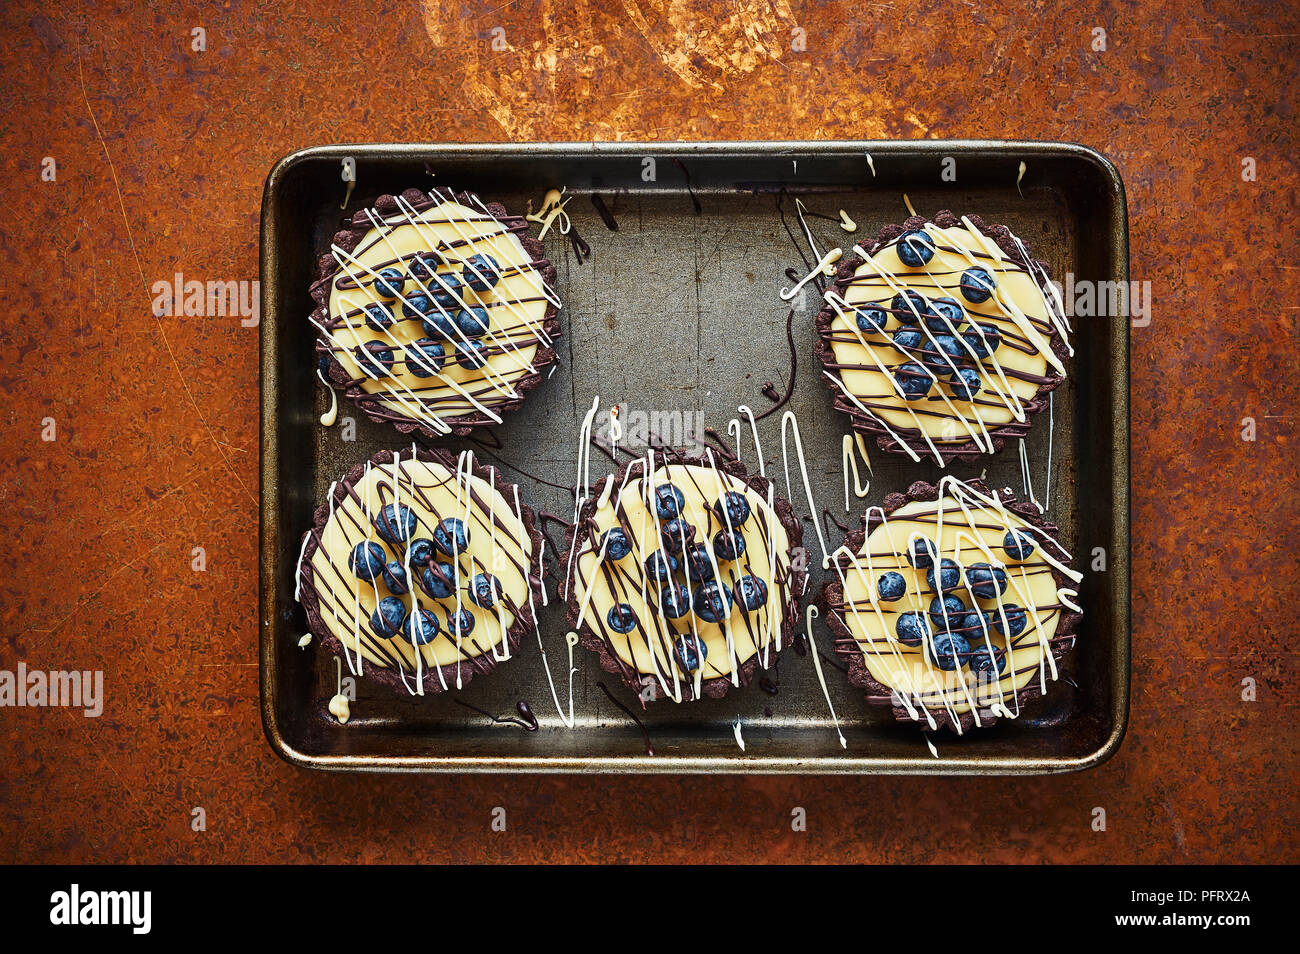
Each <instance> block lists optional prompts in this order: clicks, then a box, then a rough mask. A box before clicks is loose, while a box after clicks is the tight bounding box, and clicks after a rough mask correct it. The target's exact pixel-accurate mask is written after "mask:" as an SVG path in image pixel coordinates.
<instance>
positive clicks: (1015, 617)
mask: <svg viewBox="0 0 1300 954" xmlns="http://www.w3.org/2000/svg"><path fill="white" fill-rule="evenodd" d="M1003 613H1005V614H1006V616H1007V626H1008V627H1009V628H1010V630H1011V631H1010V632H1007V628H1005V627H1003V625H1002V614H1003ZM989 615H990V616H991V617H992V619H993V628H994V629H996V630H997V631H998V632H999V633H1001V634H1002V635H1003V636H1006V637H1008V638H1009V639H1015V638H1016V637H1017V636H1019V635H1020V634H1021V633H1023V632H1024V631H1025V625H1026V624H1027V623H1028V622H1029V614H1027V613H1026V612H1025V610H1024V608H1023V607H1022V606H1020V605H1019V604H1017V603H1003V604H1002V609H1001V611H999V610H996V609H995V610H991V611H990V613H989Z"/></svg>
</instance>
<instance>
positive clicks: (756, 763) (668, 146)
mask: <svg viewBox="0 0 1300 954" xmlns="http://www.w3.org/2000/svg"><path fill="white" fill-rule="evenodd" d="M954 152H955V153H958V154H960V153H965V154H968V155H969V154H971V153H982V154H987V155H995V156H997V155H1000V156H1006V157H1008V158H1010V157H1012V156H1015V157H1019V158H1022V159H1025V158H1032V157H1034V156H1040V157H1042V156H1050V157H1054V158H1074V159H1077V160H1082V161H1084V162H1086V163H1088V164H1090V165H1092V166H1094V167H1096V169H1097V170H1098V171H1099V172H1100V174H1101V175H1102V177H1103V178H1104V180H1105V181H1106V183H1107V184H1108V186H1109V189H1110V192H1111V194H1112V201H1111V203H1110V206H1111V208H1110V215H1109V228H1108V229H1107V232H1108V234H1110V235H1111V236H1112V238H1113V239H1114V241H1113V243H1112V245H1113V248H1112V250H1111V254H1112V257H1113V270H1112V273H1111V274H1110V275H1109V276H1107V277H1108V278H1110V279H1112V280H1114V281H1118V282H1124V283H1126V284H1127V282H1128V281H1129V227H1128V202H1127V197H1126V192H1125V189H1124V182H1123V179H1122V177H1121V176H1120V173H1119V170H1118V168H1116V166H1115V164H1114V163H1113V162H1111V160H1110V159H1108V158H1107V157H1106V156H1104V155H1103V154H1102V153H1101V152H1099V151H1098V150H1096V149H1094V148H1092V147H1090V146H1086V145H1082V144H1080V143H1075V142H1054V141H1041V140H999V139H928V140H823V141H815V142H814V141H795V140H772V141H765V140H735V141H728V140H713V141H707V142H705V141H694V142H691V141H687V142H656V141H619V142H601V141H595V142H521V143H511V142H474V143H431V142H429V143H418V142H410V143H364V142H344V143H334V144H326V145H315V146H308V147H305V148H301V149H296V150H293V151H291V152H289V153H286V154H285V155H283V156H281V157H280V158H279V159H277V160H276V161H275V163H274V164H273V165H272V167H271V170H270V172H269V173H268V175H267V177H266V181H265V184H264V187H263V191H262V202H261V208H260V223H259V256H258V277H259V280H260V281H261V283H262V317H261V321H260V322H259V325H258V341H259V374H258V385H259V387H258V409H259V414H258V417H259V437H260V444H261V455H260V463H259V486H258V494H259V507H258V609H259V613H258V621H259V627H258V681H259V693H258V695H259V703H260V710H261V717H262V718H261V721H262V729H263V734H264V735H265V737H266V739H267V742H268V744H269V745H270V747H271V749H272V751H274V752H275V754H276V755H278V756H279V757H280V758H281V759H283V760H284V761H286V762H288V763H289V764H291V765H295V766H299V767H302V768H312V769H317V770H320V771H325V772H370V773H444V774H445V773H455V772H465V773H477V774H511V773H514V774H629V775H644V774H655V775H694V774H749V775H930V776H965V775H989V776H1018V775H1056V774H1066V773H1071V772H1079V771H1083V770H1086V769H1090V768H1095V767H1096V766H1098V765H1101V764H1102V763H1103V762H1105V761H1107V760H1108V759H1110V758H1111V757H1112V756H1114V755H1115V753H1116V752H1117V751H1119V748H1120V746H1121V744H1122V743H1123V740H1124V735H1125V733H1126V732H1127V730H1128V722H1129V710H1130V699H1129V695H1130V684H1131V680H1132V655H1131V652H1132V624H1131V610H1132V567H1131V554H1132V539H1131V532H1130V512H1131V497H1132V486H1131V485H1132V475H1131V472H1130V466H1129V457H1130V455H1129V448H1130V443H1131V435H1130V431H1131V422H1130V410H1129V384H1130V380H1131V368H1130V362H1131V355H1130V336H1131V328H1130V321H1129V315H1128V314H1127V313H1125V314H1124V316H1123V319H1124V320H1123V322H1122V326H1123V334H1122V336H1120V338H1119V340H1118V341H1116V340H1115V338H1114V337H1112V345H1115V344H1118V345H1119V346H1120V348H1121V350H1122V355H1121V356H1119V357H1121V358H1122V361H1119V362H1118V364H1119V365H1121V366H1122V371H1123V374H1122V376H1121V375H1118V374H1117V375H1115V376H1114V377H1113V378H1112V380H1111V382H1110V391H1111V410H1112V413H1113V415H1114V417H1115V421H1116V423H1117V424H1120V423H1122V425H1123V435H1122V437H1123V439H1122V440H1116V441H1114V442H1113V445H1112V448H1111V467H1112V473H1113V474H1114V475H1115V477H1114V479H1113V480H1112V482H1111V486H1112V490H1113V491H1114V493H1115V503H1116V516H1115V520H1114V521H1113V525H1112V540H1116V539H1117V540H1118V541H1119V542H1121V543H1122V548H1121V553H1122V557H1123V559H1122V573H1121V574H1120V579H1119V587H1120V598H1119V599H1118V600H1117V601H1116V605H1115V607H1114V614H1115V622H1116V627H1115V635H1114V645H1113V647H1112V652H1113V658H1112V663H1111V667H1110V670H1111V671H1110V683H1111V697H1112V703H1111V709H1110V716H1111V730H1110V732H1109V734H1108V735H1107V736H1106V738H1105V739H1104V740H1103V741H1102V742H1101V744H1100V745H1099V746H1098V747H1097V748H1096V749H1095V750H1093V751H1092V752H1089V753H1087V754H1085V755H1081V756H1077V757H1061V758H1058V757H1018V756H996V757H988V756H981V757H979V758H978V759H975V758H963V757H961V756H958V755H946V756H945V757H944V758H943V759H942V760H934V759H927V758H924V757H916V758H886V757H872V756H862V755H847V754H845V755H833V756H808V757H806V758H795V757H788V756H750V755H745V754H743V753H741V754H738V755H735V756H726V757H718V756H671V755H657V756H647V755H623V756H546V755H538V756H438V755H418V756H388V755H312V754H310V753H307V752H303V751H300V750H298V749H297V748H295V747H294V746H293V744H292V743H290V741H289V740H288V739H287V738H286V737H285V736H284V733H283V732H282V731H281V726H280V723H279V718H278V716H277V714H276V703H277V693H278V687H277V685H276V670H277V666H276V661H275V645H274V639H273V631H274V630H275V625H274V618H275V603H276V599H277V596H278V588H277V584H276V580H275V576H276V573H275V563H276V560H275V558H276V554H275V553H273V552H269V548H268V544H267V527H268V526H274V525H275V523H277V522H278V520H279V512H280V500H279V495H278V494H277V493H274V492H268V490H269V489H272V488H274V487H275V485H276V483H277V480H278V473H279V469H280V457H279V449H278V445H277V444H276V443H275V442H273V441H272V442H268V440H267V436H268V434H270V433H272V432H273V431H274V428H275V425H276V423H277V415H278V408H279V402H278V393H276V392H275V389H274V388H273V387H272V388H270V390H271V391H272V394H271V395H270V398H269V399H268V384H270V385H274V384H276V383H277V381H278V363H277V359H278V350H277V348H276V344H275V341H274V338H273V336H271V335H269V334H268V333H267V332H268V317H269V327H270V328H272V329H273V328H274V327H275V324H276V318H275V313H276V311H277V309H278V306H279V298H280V287H279V283H278V282H277V281H275V280H271V281H269V282H268V281H267V280H266V279H267V276H268V275H274V274H275V272H276V270H277V268H278V266H279V262H280V256H279V253H278V249H277V246H276V242H275V237H276V235H277V233H278V229H279V222H278V220H277V218H276V215H275V200H276V197H277V195H278V192H279V189H280V187H281V186H282V184H283V182H284V180H285V178H286V176H287V175H288V174H289V173H290V172H291V171H292V170H294V169H295V168H296V167H297V166H298V165H300V164H303V163H306V162H311V161H317V160H333V161H337V160H340V159H342V158H345V157H349V156H353V157H356V158H365V157H370V158H395V159H396V158H410V157H411V155H412V153H437V154H439V155H444V156H450V157H457V158H475V159H493V158H507V157H508V158H517V157H519V156H521V155H525V154H528V155H537V154H538V153H545V154H547V155H551V156H555V157H558V158H586V157H602V158H603V157H611V156H644V155H656V156H662V155H674V154H676V155H705V156H716V157H726V156H763V157H765V158H771V157H780V156H790V157H792V158H798V157H800V156H806V155H812V156H843V155H853V154H862V153H870V154H871V155H872V156H873V157H881V156H908V157H912V156H914V155H916V154H920V155H922V156H943V155H948V154H951V153H954ZM362 154H364V155H362ZM1112 335H1113V332H1112ZM268 444H269V446H268ZM1115 556H1116V555H1115V554H1112V567H1111V570H1110V573H1111V574H1115V573H1117V572H1119V571H1120V567H1119V566H1117V565H1116V564H1118V563H1119V562H1120V561H1119V560H1116V559H1114V557H1115Z"/></svg>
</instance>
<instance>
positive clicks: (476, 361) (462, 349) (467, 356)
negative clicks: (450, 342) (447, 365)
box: [456, 338, 488, 371]
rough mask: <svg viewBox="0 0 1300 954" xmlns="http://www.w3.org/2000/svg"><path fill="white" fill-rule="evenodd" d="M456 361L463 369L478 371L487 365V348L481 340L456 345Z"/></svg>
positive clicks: (472, 339)
mask: <svg viewBox="0 0 1300 954" xmlns="http://www.w3.org/2000/svg"><path fill="white" fill-rule="evenodd" d="M456 360H457V361H459V362H460V364H461V367H463V368H469V369H471V370H475V371H476V370H478V369H479V368H482V367H484V366H486V365H487V363H488V355H487V346H486V345H484V344H483V342H482V340H481V339H479V338H471V339H470V340H469V342H468V343H462V344H458V345H456Z"/></svg>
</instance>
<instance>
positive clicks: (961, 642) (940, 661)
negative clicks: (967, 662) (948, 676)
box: [930, 632, 970, 672]
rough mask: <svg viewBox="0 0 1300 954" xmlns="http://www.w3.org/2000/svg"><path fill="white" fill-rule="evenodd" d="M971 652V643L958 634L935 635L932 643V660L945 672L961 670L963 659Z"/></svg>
mask: <svg viewBox="0 0 1300 954" xmlns="http://www.w3.org/2000/svg"><path fill="white" fill-rule="evenodd" d="M969 652H970V643H968V642H966V640H965V639H964V638H963V637H961V636H960V635H958V634H957V633H951V632H945V633H935V634H934V639H933V640H931V643H930V658H931V659H933V660H934V664H935V665H936V666H938V667H939V668H940V669H942V670H944V671H945V672H952V671H953V670H954V669H960V668H961V666H962V663H963V661H964V659H963V657H964V656H965V655H966V653H969Z"/></svg>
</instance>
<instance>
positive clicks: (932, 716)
mask: <svg viewBox="0 0 1300 954" xmlns="http://www.w3.org/2000/svg"><path fill="white" fill-rule="evenodd" d="M941 520H942V531H941V532H940V530H939V528H940V521H941ZM1013 530H1014V531H1015V533H1014V536H1012V535H1011V531H1013ZM1056 535H1057V528H1056V527H1055V526H1053V525H1052V524H1050V523H1048V522H1047V521H1046V520H1044V519H1043V517H1042V515H1041V514H1040V513H1039V511H1038V508H1037V507H1036V506H1034V505H1033V504H1032V503H1017V502H1016V499H1015V497H1014V495H1013V494H1011V492H1010V491H1009V490H1003V491H998V492H996V493H994V492H990V491H989V490H988V488H987V487H985V485H984V484H983V483H981V482H980V481H978V480H972V481H970V482H967V483H964V482H962V481H959V480H957V479H956V478H954V477H945V478H943V479H942V480H941V481H940V482H939V484H938V485H937V486H936V485H934V484H929V483H925V482H923V481H918V482H917V483H914V484H912V486H911V487H909V488H908V490H907V492H906V493H892V494H890V495H889V496H887V497H886V498H885V500H884V503H883V505H882V506H881V507H872V508H870V509H869V510H868V511H867V513H866V514H865V515H864V516H863V525H862V527H861V528H860V529H858V530H854V531H851V532H850V533H848V534H847V536H846V537H845V540H844V544H843V546H841V547H840V548H839V549H838V550H836V551H835V553H834V554H832V560H833V564H834V570H835V573H834V575H833V576H832V577H831V580H830V581H829V582H828V583H827V584H826V585H825V586H824V587H823V589H822V592H821V593H820V594H819V596H818V604H819V606H820V607H821V610H822V612H823V614H824V615H825V618H826V621H827V623H828V625H829V626H830V628H831V632H832V633H833V634H834V635H835V649H836V652H838V653H839V654H840V655H841V656H843V657H844V658H845V660H846V662H847V663H848V677H849V682H850V683H851V684H853V685H854V686H857V687H859V688H861V689H865V690H866V691H867V700H868V701H869V702H871V703H873V704H876V705H887V706H890V707H891V708H892V710H893V715H894V717H895V719H897V720H898V721H900V722H917V723H919V724H920V725H921V726H922V727H923V728H931V729H939V728H946V729H951V730H953V731H955V732H957V733H958V734H959V735H960V734H963V733H965V732H968V731H969V730H971V729H972V728H976V727H980V726H988V725H991V724H993V723H994V722H996V721H997V720H998V718H1003V717H1004V718H1014V717H1016V716H1018V715H1019V714H1020V712H1021V710H1022V708H1023V707H1024V706H1025V705H1026V704H1027V703H1029V702H1030V701H1032V700H1033V699H1036V698H1038V697H1039V696H1041V695H1043V694H1044V692H1045V690H1046V688H1047V686H1048V685H1049V684H1050V683H1051V682H1053V681H1055V680H1056V679H1057V677H1058V676H1059V671H1060V670H1059V664H1060V661H1061V659H1062V657H1063V656H1064V655H1065V653H1066V652H1067V651H1068V650H1069V649H1070V648H1072V647H1073V645H1074V640H1075V629H1076V627H1077V626H1078V623H1079V621H1080V620H1081V619H1082V616H1081V614H1080V613H1079V611H1078V609H1077V604H1075V603H1074V599H1075V598H1076V597H1077V595H1078V594H1077V591H1076V590H1075V589H1074V587H1076V586H1077V585H1078V581H1079V580H1080V579H1082V576H1081V575H1080V574H1079V573H1077V572H1076V571H1074V570H1073V569H1071V568H1070V556H1069V554H1068V553H1066V552H1065V550H1064V548H1062V547H1061V545H1060V543H1059V542H1058V541H1057V539H1056ZM925 541H929V542H930V543H931V544H937V547H938V553H937V556H936V555H934V553H933V551H934V547H933V546H929V547H927V546H926V543H925ZM959 544H960V546H959ZM909 550H910V551H911V552H915V553H918V554H920V555H921V559H919V560H918V561H917V562H918V563H920V564H921V566H920V567H919V568H918V567H914V566H913V561H912V559H911V557H910V556H909ZM926 554H930V565H929V566H928V567H927V566H926V565H925V563H926ZM945 559H948V560H953V561H954V563H955V564H956V565H957V567H958V569H956V570H955V571H954V570H952V569H951V568H950V574H952V573H955V574H956V575H955V576H953V575H949V577H948V578H947V579H945V578H944V577H943V575H939V576H938V577H937V580H936V577H935V575H934V574H933V572H932V570H933V567H934V563H935V562H936V561H943V560H945ZM999 572H1001V574H1002V575H1003V578H1002V580H999V579H998V578H997V574H998V573H999ZM890 577H897V578H898V579H889V578H890ZM935 582H937V583H938V585H939V586H941V587H943V589H944V592H945V595H947V596H949V597H953V598H955V599H957V600H958V601H960V604H961V605H960V607H959V606H958V605H957V604H948V605H946V606H945V605H943V604H942V603H939V602H932V601H935V600H937V597H938V594H937V593H936V591H935V589H934V585H935ZM936 609H937V610H938V612H935V610H936ZM979 613H982V614H986V615H984V616H983V617H982V618H981V617H980V616H979V615H977V614H979ZM904 616H910V617H911V619H910V624H911V625H909V621H906V620H904V619H903V617H904ZM918 616H919V617H920V618H921V619H922V620H923V625H922V626H920V627H918V626H917V625H916V621H917V618H918ZM953 637H956V638H955V639H954V638H953ZM1008 647H1009V650H1010V651H1009V652H1008Z"/></svg>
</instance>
